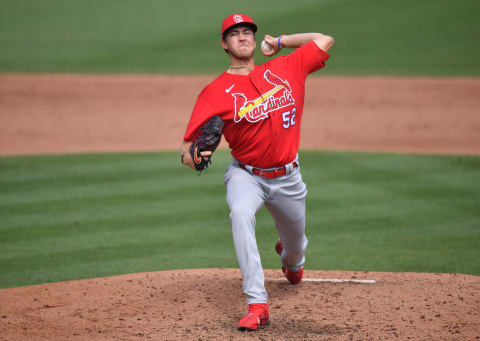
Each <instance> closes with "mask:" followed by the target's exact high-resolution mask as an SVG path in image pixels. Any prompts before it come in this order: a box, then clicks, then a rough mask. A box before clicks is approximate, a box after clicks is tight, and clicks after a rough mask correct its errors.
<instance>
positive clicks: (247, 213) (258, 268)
mask: <svg viewBox="0 0 480 341" xmlns="http://www.w3.org/2000/svg"><path fill="white" fill-rule="evenodd" d="M256 31H257V25H256V24H255V23H254V21H253V20H252V18H250V17H248V16H246V15H244V14H239V13H236V14H232V15H230V16H229V17H227V18H225V19H224V20H223V22H222V27H221V41H220V42H221V46H222V48H223V49H224V50H225V51H226V52H227V54H228V57H229V60H230V66H229V67H228V69H227V70H226V71H225V72H223V73H222V74H221V75H220V76H218V77H217V78H216V79H215V80H214V81H213V82H211V83H210V84H209V85H207V86H206V87H205V88H204V89H203V90H202V92H201V93H200V94H199V96H198V98H197V101H196V103H195V107H194V108H193V112H192V115H191V117H190V121H189V123H188V126H187V129H186V133H185V136H184V140H183V143H182V147H181V158H182V163H183V164H185V165H187V166H189V167H191V168H193V169H195V170H197V171H202V170H204V169H205V168H206V167H208V166H209V164H210V162H211V157H212V153H213V152H214V151H215V149H216V147H217V146H218V142H219V141H220V138H221V135H222V134H223V136H224V138H225V140H226V141H227V142H228V144H229V147H230V149H231V154H232V163H231V164H230V166H229V167H228V168H227V170H226V172H225V177H224V182H225V186H226V192H227V195H226V197H227V203H228V206H229V207H230V220H231V223H232V234H233V242H234V246H235V252H236V255H237V260H238V263H239V266H240V269H241V271H242V276H243V292H244V293H245V294H246V295H247V304H248V313H247V314H246V315H245V316H244V317H243V318H242V319H240V321H239V323H238V328H239V329H241V330H248V331H250V330H257V329H258V328H259V327H261V326H263V325H265V324H267V323H268V322H269V308H268V302H267V292H266V290H265V286H264V275H263V268H262V264H261V261H260V254H259V252H258V247H257V241H256V237H255V215H256V212H257V211H258V210H259V209H260V208H261V207H262V206H263V205H266V207H267V209H268V211H269V212H270V214H271V215H272V217H273V220H274V222H275V227H276V229H277V230H278V233H279V237H280V239H279V240H278V242H277V244H276V246H275V249H276V251H277V252H278V253H279V254H280V256H281V262H282V271H283V273H284V274H285V277H286V278H287V280H288V281H289V282H290V283H292V284H298V283H300V282H301V280H302V276H303V265H304V263H305V250H306V247H307V238H306V236H305V197H306V194H307V190H306V186H305V184H304V183H303V181H302V177H301V174H300V162H299V160H298V154H297V153H298V147H299V143H300V125H301V122H302V114H303V104H304V95H305V80H306V77H307V75H308V74H310V73H312V72H315V71H317V70H319V69H321V68H323V67H324V66H325V62H326V61H327V59H328V58H329V54H328V53H327V52H328V50H329V49H330V47H331V46H332V45H333V39H332V38H331V37H329V36H327V35H324V34H321V33H302V34H293V35H281V36H279V37H272V36H269V35H266V36H265V38H264V42H262V53H263V54H264V55H265V56H270V57H271V56H274V55H275V54H277V53H278V52H279V51H280V50H281V49H283V48H291V49H293V50H292V52H291V53H290V54H288V55H286V56H280V57H277V58H273V59H270V60H269V61H267V62H266V63H265V64H263V65H255V63H254V53H255V48H256V38H255V32H256Z"/></svg>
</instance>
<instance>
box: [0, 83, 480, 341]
mask: <svg viewBox="0 0 480 341" xmlns="http://www.w3.org/2000/svg"><path fill="white" fill-rule="evenodd" d="M212 79H213V77H212V76H131V75H123V76H112V75H104V76H88V75H86V76H79V75H37V76H31V75H14V74H11V75H0V119H1V125H0V155H15V154H38V153H76V152H109V151H161V150H176V149H177V148H178V147H179V144H180V141H181V139H182V136H183V133H184V129H185V125H186V122H187V120H188V117H189V115H190V113H191V109H192V107H193V104H194V102H195V98H196V95H197V94H198V92H199V91H200V90H201V88H202V87H203V86H204V85H206V84H207V83H208V82H209V81H210V80H212ZM479 107H480V79H476V78H448V79H444V78H415V79H409V78H400V79H395V78H375V77H371V78H369V77H367V78H347V77H340V78H331V77H321V78H311V79H309V80H308V83H307V94H306V102H305V110H304V119H303V125H302V142H301V148H303V149H333V150H359V151H362V150H367V151H391V152H408V153H442V154H475V155H478V154H480V115H479V111H478V108H479ZM224 147H225V146H224ZM272 252H274V251H273V249H272ZM265 274H266V277H271V278H282V274H281V271H280V270H265ZM305 277H308V278H343V279H352V278H355V279H372V280H375V281H376V283H374V284H359V283H331V282H302V283H301V284H300V285H298V286H292V285H290V284H288V283H287V282H286V281H284V280H283V281H267V282H266V286H267V290H268V292H269V295H270V307H271V323H270V325H268V326H267V327H266V328H264V329H262V330H261V331H258V332H255V333H248V334H245V333H241V332H239V331H237V330H236V328H235V326H236V323H237V322H238V319H239V318H241V317H242V316H243V314H245V312H246V303H245V298H244V296H243V294H242V292H241V274H240V272H239V270H236V269H199V270H185V271H184V270H181V271H165V272H155V273H142V274H131V275H123V276H117V277H109V278H101V279H88V280H80V281H71V282H61V283H51V284H42V285H35V286H28V287H19V288H11V289H2V290H0V340H67V339H68V340H76V339H78V340H91V339H98V340H142V339H152V340H225V339H227V340H244V339H248V340H250V339H259V340H289V339H295V340H407V339H412V340H480V336H479V335H480V309H479V307H480V277H478V276H470V275H460V274H414V273H375V272H331V271H329V272H327V271H309V270H308V269H307V270H306V273H305Z"/></svg>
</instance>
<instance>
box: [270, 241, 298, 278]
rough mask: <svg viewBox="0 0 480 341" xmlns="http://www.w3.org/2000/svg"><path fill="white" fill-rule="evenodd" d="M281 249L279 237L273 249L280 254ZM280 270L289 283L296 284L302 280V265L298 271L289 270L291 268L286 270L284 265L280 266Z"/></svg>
mask: <svg viewBox="0 0 480 341" xmlns="http://www.w3.org/2000/svg"><path fill="white" fill-rule="evenodd" d="M282 250H283V246H282V241H281V240H280V239H279V240H278V241H277V244H275V251H277V253H278V254H279V255H281V254H282ZM282 271H283V274H284V275H285V277H286V278H287V279H288V281H289V282H290V283H292V284H298V283H300V282H301V281H302V278H303V267H302V268H301V269H300V270H298V271H291V270H288V269H287V268H286V267H285V266H282Z"/></svg>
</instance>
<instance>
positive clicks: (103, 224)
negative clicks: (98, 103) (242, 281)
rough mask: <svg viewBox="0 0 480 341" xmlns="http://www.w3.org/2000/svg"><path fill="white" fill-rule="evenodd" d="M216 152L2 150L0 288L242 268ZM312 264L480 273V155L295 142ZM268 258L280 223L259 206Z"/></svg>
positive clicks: (273, 262)
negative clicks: (210, 159) (194, 161)
mask: <svg viewBox="0 0 480 341" xmlns="http://www.w3.org/2000/svg"><path fill="white" fill-rule="evenodd" d="M229 160H230V156H229V154H228V153H227V152H226V151H218V152H217V153H216V155H215V158H214V164H213V166H212V167H211V168H210V169H209V170H208V172H206V173H204V174H202V175H201V176H196V175H195V174H194V173H193V172H192V171H191V170H189V169H187V168H186V167H182V166H181V165H180V163H179V161H178V156H177V155H176V153H139V154H128V153H126V154H91V155H62V156H15V157H2V158H0V250H1V253H0V287H12V286H19V285H28V284H35V283H44V282H51V281H62V280H71V279H79V278H90V277H98V276H108V275H116V274H123V273H134V272H142V271H156V270H164V269H181V268H203V267H237V262H236V258H235V253H234V249H233V242H232V237H231V228H230V222H229V218H228V213H229V211H228V208H227V205H226V202H225V188H224V185H223V171H224V168H225V167H226V166H227V165H228V163H229ZM301 163H302V174H303V177H304V181H305V182H306V183H307V186H308V191H309V192H308V197H307V233H308V238H309V240H310V244H309V248H308V252H307V264H306V266H307V267H308V268H309V269H336V270H337V269H338V270H372V271H415V272H458V273H469V274H475V275H480V264H479V262H478V259H480V211H479V210H478V207H479V203H480V158H479V157H473V156H414V155H395V154H373V153H333V152H306V151H304V152H302V153H301ZM257 238H258V244H259V248H260V252H261V254H262V261H263V265H264V267H265V268H278V267H279V258H278V256H277V255H276V254H275V253H274V251H273V245H274V242H275V241H276V239H277V233H276V230H275V228H274V226H273V222H272V219H271V217H270V216H269V215H268V213H267V211H266V209H262V210H261V211H259V213H258V215H257Z"/></svg>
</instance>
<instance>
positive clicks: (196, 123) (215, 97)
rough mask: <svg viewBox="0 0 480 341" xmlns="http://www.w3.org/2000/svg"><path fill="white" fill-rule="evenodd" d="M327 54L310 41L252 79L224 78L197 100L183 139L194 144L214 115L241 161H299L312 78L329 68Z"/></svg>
mask: <svg viewBox="0 0 480 341" xmlns="http://www.w3.org/2000/svg"><path fill="white" fill-rule="evenodd" d="M328 58H329V54H328V53H327V52H325V51H323V50H321V49H320V48H319V47H318V46H317V44H315V42H313V41H312V42H309V43H307V44H305V45H303V46H301V47H299V48H298V49H296V50H295V51H293V52H292V53H290V54H289V55H287V56H280V57H277V58H274V59H271V60H269V61H268V62H266V63H265V64H263V65H261V66H255V69H254V70H253V71H252V72H250V74H248V75H235V74H230V73H227V72H224V73H222V74H221V75H220V76H219V77H217V78H216V79H215V80H214V81H213V82H212V83H210V84H209V85H207V86H206V87H205V88H204V89H203V90H202V92H201V93H200V95H199V96H198V98H197V102H196V103H195V107H194V108H193V112H192V116H191V117H190V121H189V123H188V126H187V131H186V133H185V136H184V140H185V141H194V140H195V139H196V138H197V137H198V136H199V135H200V127H201V126H202V125H203V124H204V123H205V122H206V121H207V120H208V119H209V118H210V117H212V116H215V115H217V116H220V117H221V118H222V119H223V120H224V121H225V125H224V128H223V136H224V137H225V139H226V141H227V142H228V144H229V147H230V148H231V150H232V155H233V157H235V158H236V159H237V160H238V161H240V162H243V163H245V164H248V165H251V166H254V167H258V168H273V167H281V166H284V165H286V164H288V163H290V162H292V161H293V160H295V158H296V155H297V153H298V147H299V144H300V124H301V120H302V113H303V103H304V97H305V80H306V77H307V75H308V74H309V73H312V72H315V71H317V70H319V69H321V68H322V67H324V66H325V61H326V60H327V59H328Z"/></svg>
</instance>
